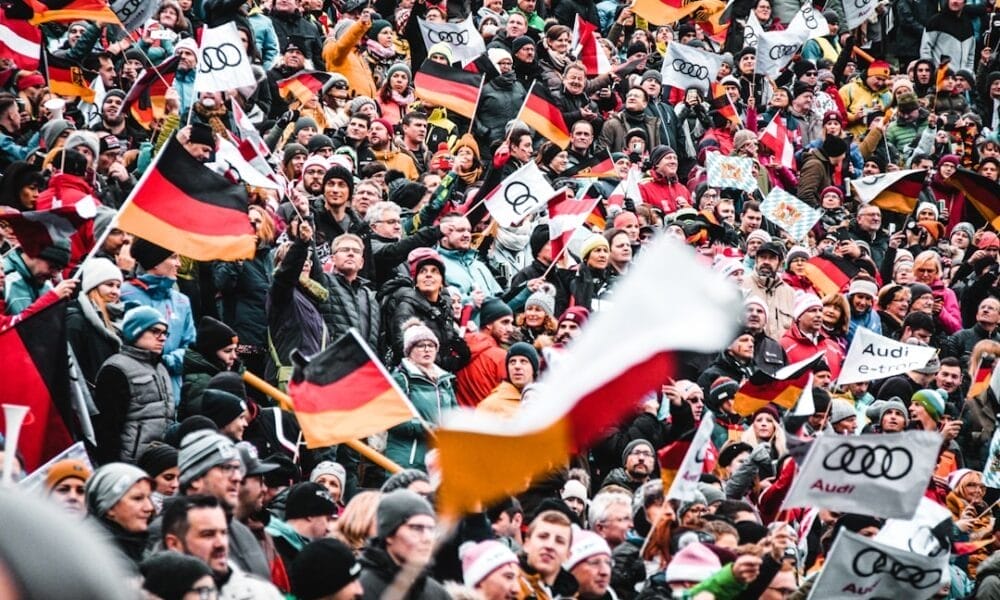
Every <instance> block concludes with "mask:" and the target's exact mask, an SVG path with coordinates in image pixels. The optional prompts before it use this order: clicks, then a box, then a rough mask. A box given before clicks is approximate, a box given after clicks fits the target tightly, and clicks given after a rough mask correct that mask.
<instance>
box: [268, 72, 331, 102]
mask: <svg viewBox="0 0 1000 600" xmlns="http://www.w3.org/2000/svg"><path fill="white" fill-rule="evenodd" d="M329 80H330V74H329V73H326V72H323V71H299V72H298V73H296V74H295V75H292V76H291V77H289V78H287V79H282V80H281V81H279V82H278V94H279V95H280V96H281V97H282V98H284V99H285V100H288V101H292V100H297V101H299V102H300V103H302V104H305V103H306V102H308V101H310V100H312V99H313V98H315V97H317V96H319V92H320V90H321V89H323V84H324V83H326V82H327V81H329ZM289 96H291V98H289Z"/></svg>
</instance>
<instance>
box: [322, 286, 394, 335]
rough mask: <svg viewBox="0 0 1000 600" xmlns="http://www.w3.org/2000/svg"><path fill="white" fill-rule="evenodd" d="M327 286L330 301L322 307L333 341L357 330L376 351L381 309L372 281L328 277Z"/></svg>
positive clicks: (324, 319)
mask: <svg viewBox="0 0 1000 600" xmlns="http://www.w3.org/2000/svg"><path fill="white" fill-rule="evenodd" d="M323 280H324V281H323V285H324V287H326V290H327V291H328V292H329V294H330V295H329V298H328V299H327V301H326V302H324V303H323V304H321V305H320V314H321V315H322V316H323V321H324V322H325V323H326V328H327V330H328V331H329V336H330V340H331V341H332V340H336V339H337V338H339V337H340V336H342V335H344V334H345V333H347V331H348V330H349V329H350V328H351V327H354V328H355V329H357V330H358V332H359V333H360V334H361V336H362V337H363V338H364V339H365V341H366V342H368V345H369V346H371V347H372V348H376V347H378V338H379V327H380V318H379V306H378V301H377V300H376V299H375V292H374V291H372V290H371V288H369V287H368V281H367V280H365V279H364V278H362V277H357V278H355V280H354V281H353V282H349V281H347V279H345V278H344V276H343V275H340V274H339V273H334V274H332V275H324V277H323Z"/></svg>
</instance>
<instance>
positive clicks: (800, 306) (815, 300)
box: [792, 293, 823, 321]
mask: <svg viewBox="0 0 1000 600" xmlns="http://www.w3.org/2000/svg"><path fill="white" fill-rule="evenodd" d="M812 308H823V302H822V301H821V300H820V299H819V297H818V296H817V295H816V294H811V293H805V294H799V295H797V296H796V297H795V304H794V305H793V308H792V318H793V319H795V320H796V321H798V320H799V317H801V316H802V314H803V313H805V312H806V311H807V310H809V309H812Z"/></svg>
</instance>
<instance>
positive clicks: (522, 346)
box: [504, 342, 538, 377]
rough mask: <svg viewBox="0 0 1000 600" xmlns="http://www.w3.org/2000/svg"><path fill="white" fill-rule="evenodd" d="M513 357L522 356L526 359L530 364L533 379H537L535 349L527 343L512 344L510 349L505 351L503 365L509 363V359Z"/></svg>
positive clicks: (536, 354) (536, 352) (536, 355)
mask: <svg viewBox="0 0 1000 600" xmlns="http://www.w3.org/2000/svg"><path fill="white" fill-rule="evenodd" d="M515 356H523V357H524V358H526V359H528V362H530V363H531V373H532V375H534V376H535V377H538V351H537V350H535V347H534V346H532V345H531V344H529V343H528V342H517V343H515V344H512V345H511V347H510V349H509V350H507V358H506V359H505V360H504V364H505V365H506V364H508V363H510V359H511V358H513V357H515Z"/></svg>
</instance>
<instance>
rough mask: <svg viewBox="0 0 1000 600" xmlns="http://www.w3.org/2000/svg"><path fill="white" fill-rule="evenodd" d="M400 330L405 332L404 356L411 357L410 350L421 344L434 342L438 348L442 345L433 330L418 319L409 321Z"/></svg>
mask: <svg viewBox="0 0 1000 600" xmlns="http://www.w3.org/2000/svg"><path fill="white" fill-rule="evenodd" d="M400 328H401V329H402V330H403V356H409V355H410V350H413V347H414V346H416V345H417V344H419V343H420V342H434V345H435V346H438V347H440V345H441V342H440V341H439V340H438V338H437V336H436V335H434V332H433V331H431V328H430V327H428V326H427V325H424V322H423V321H421V320H420V319H418V318H417V317H412V318H410V319H407V320H406V321H405V322H404V323H403V324H402V326H401V327H400Z"/></svg>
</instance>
